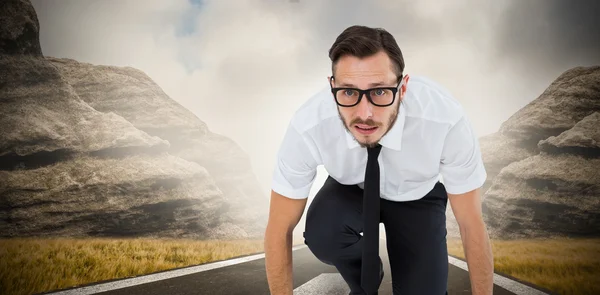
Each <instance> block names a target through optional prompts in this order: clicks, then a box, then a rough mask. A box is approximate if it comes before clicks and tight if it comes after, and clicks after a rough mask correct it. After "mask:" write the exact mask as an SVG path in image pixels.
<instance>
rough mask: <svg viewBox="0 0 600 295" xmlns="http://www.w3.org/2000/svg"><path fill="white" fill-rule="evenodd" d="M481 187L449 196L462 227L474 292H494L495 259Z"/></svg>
mask: <svg viewBox="0 0 600 295" xmlns="http://www.w3.org/2000/svg"><path fill="white" fill-rule="evenodd" d="M480 195H481V189H480V188H478V189H475V190H472V191H470V192H467V193H464V194H450V193H448V199H449V200H450V205H451V207H452V212H453V213H454V216H455V217H456V221H457V223H458V226H459V229H460V236H461V239H462V243H463V247H464V252H465V257H466V259H467V265H468V268H469V278H470V280H471V288H472V294H474V295H488V294H492V288H493V286H494V258H493V255H492V248H491V245H490V240H489V236H488V233H487V229H486V226H485V223H484V222H483V217H482V213H481V197H480Z"/></svg>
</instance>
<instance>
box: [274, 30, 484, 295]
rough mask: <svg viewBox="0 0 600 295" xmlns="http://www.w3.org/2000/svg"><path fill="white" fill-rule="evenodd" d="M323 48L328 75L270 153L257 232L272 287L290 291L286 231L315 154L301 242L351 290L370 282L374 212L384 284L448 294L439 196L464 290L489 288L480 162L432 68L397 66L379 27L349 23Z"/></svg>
mask: <svg viewBox="0 0 600 295" xmlns="http://www.w3.org/2000/svg"><path fill="white" fill-rule="evenodd" d="M329 57H330V58H331V61H332V73H333V75H332V76H331V77H328V82H329V85H328V87H326V89H324V90H323V91H322V92H320V93H318V94H316V95H315V96H313V97H312V98H311V99H310V100H308V101H307V102H306V103H305V104H304V105H302V106H301V108H300V109H299V110H298V111H297V112H296V113H295V115H294V117H293V119H292V120H291V122H290V124H289V126H288V129H287V132H286V134H285V136H284V139H283V142H282V144H281V148H280V150H279V152H278V154H277V160H276V166H275V170H274V176H273V186H272V191H271V207H270V213H269V222H268V225H267V230H266V234H265V252H266V253H265V254H266V271H267V279H268V282H269V288H270V291H271V294H292V286H293V277H292V260H291V257H292V254H291V248H292V247H291V246H292V231H293V230H294V228H295V226H296V225H297V223H298V222H299V220H300V218H301V216H302V213H303V211H304V208H305V205H306V201H307V197H308V194H309V191H310V189H311V186H312V184H313V182H314V179H315V176H316V168H317V166H318V165H324V167H325V169H326V170H327V172H328V174H329V177H328V178H327V180H326V182H325V184H324V185H323V187H322V188H321V189H320V191H319V192H318V193H317V194H316V196H315V198H314V200H313V202H312V203H311V206H310V207H309V209H308V212H307V216H306V228H305V232H304V238H305V240H304V242H305V243H306V245H307V246H308V248H309V249H310V250H311V251H312V253H313V254H314V255H315V256H316V257H317V258H318V259H319V260H321V261H322V262H324V263H327V264H330V265H334V266H335V267H336V268H337V270H338V271H339V273H340V274H341V276H342V277H343V278H344V280H345V281H346V283H347V284H348V286H349V287H350V290H351V293H350V294H377V289H378V288H379V286H380V284H381V280H382V278H383V275H384V274H383V268H382V261H381V259H380V257H379V256H378V252H377V249H378V248H377V247H378V246H377V245H378V244H377V243H378V241H379V236H378V226H379V222H382V223H383V224H384V227H385V233H386V235H385V242H386V244H387V250H388V255H389V262H390V266H391V272H392V286H393V290H394V294H402V295H412V294H419V295H421V294H427V295H442V294H447V278H448V256H447V255H448V253H447V244H446V215H445V211H446V205H447V201H448V199H449V200H450V204H451V207H452V211H453V213H454V215H455V216H456V220H457V222H458V225H459V227H460V234H461V238H462V242H463V246H464V248H465V255H466V257H467V264H468V267H469V270H470V271H469V276H470V280H471V286H472V290H473V294H476V295H477V294H492V286H493V259H492V252H491V247H490V243H489V238H488V234H487V231H486V228H485V225H484V223H483V220H482V217H481V206H480V194H481V192H480V187H481V186H482V185H483V183H484V181H485V179H486V177H487V174H486V171H485V169H484V166H483V163H482V159H481V154H480V150H479V143H478V140H477V138H476V136H475V134H474V132H473V130H472V128H471V126H470V123H469V121H468V119H467V117H466V115H465V112H464V110H463V109H462V107H461V106H460V104H459V103H458V102H457V101H456V100H455V99H454V98H453V97H452V96H451V95H450V94H449V93H448V91H447V90H445V89H444V88H442V87H441V86H439V85H437V84H435V83H434V82H432V81H431V80H429V79H426V78H423V77H414V78H410V77H409V75H406V74H404V73H403V72H404V59H403V56H402V52H401V51H400V48H399V47H398V45H397V43H396V41H395V39H394V37H393V36H392V35H390V34H389V33H388V32H387V31H385V30H383V29H374V28H369V27H365V26H352V27H349V28H347V29H346V30H344V31H343V32H342V33H341V34H340V35H339V36H338V38H337V39H336V40H335V42H334V44H333V45H332V47H331V49H330V51H329ZM440 175H441V176H442V182H440V180H439V176H440ZM372 195H376V196H372ZM370 196H371V197H370Z"/></svg>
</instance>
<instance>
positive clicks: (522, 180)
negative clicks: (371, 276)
mask: <svg viewBox="0 0 600 295" xmlns="http://www.w3.org/2000/svg"><path fill="white" fill-rule="evenodd" d="M480 143H481V151H482V155H483V160H484V162H485V166H486V170H487V171H488V179H487V181H486V184H485V185H484V187H483V192H484V193H485V194H484V195H483V206H482V209H483V214H484V220H485V222H486V225H487V227H488V230H489V232H490V236H491V237H492V238H497V239H512V238H538V237H554V236H568V237H592V236H593V237H598V236H600V159H599V158H600V66H592V67H577V68H573V69H571V70H568V71H566V72H564V73H563V74H562V75H560V76H559V77H558V78H557V79H556V80H555V81H554V82H553V83H552V84H551V85H550V86H549V87H548V88H547V89H546V91H544V92H543V93H542V94H541V95H540V96H539V97H538V98H537V99H535V100H533V101H532V102H531V103H529V104H527V105H526V106H525V107H523V108H522V109H520V110H519V111H518V112H516V113H515V114H514V115H513V116H511V117H510V118H509V119H508V120H507V121H506V122H504V123H503V124H502V126H501V127H500V130H499V132H497V133H494V134H491V135H487V136H484V137H482V138H480ZM448 228H449V233H448V234H449V236H453V237H456V236H457V234H458V230H457V229H458V228H457V226H456V223H455V221H454V219H453V217H451V216H449V218H448Z"/></svg>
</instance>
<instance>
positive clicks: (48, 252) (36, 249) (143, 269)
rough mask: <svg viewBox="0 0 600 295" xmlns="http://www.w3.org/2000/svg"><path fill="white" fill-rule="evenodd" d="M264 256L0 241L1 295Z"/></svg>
mask: <svg viewBox="0 0 600 295" xmlns="http://www.w3.org/2000/svg"><path fill="white" fill-rule="evenodd" d="M262 251H263V241H262V240H259V241H193V240H165V239H66V238H60V239H39V238H38V239H22V238H19V239H2V240H0V294H4V295H8V294H33V293H39V292H47V291H50V290H56V289H61V288H67V287H73V286H78V285H82V284H88V283H92V282H99V281H104V280H110V279H116V278H126V277H132V276H137V275H142V274H148V273H153V272H158V271H163V270H168V269H173V268H178V267H184V266H191V265H197V264H202V263H206V262H210V261H217V260H223V259H228V258H232V257H236V256H243V255H247V254H252V253H259V252H262Z"/></svg>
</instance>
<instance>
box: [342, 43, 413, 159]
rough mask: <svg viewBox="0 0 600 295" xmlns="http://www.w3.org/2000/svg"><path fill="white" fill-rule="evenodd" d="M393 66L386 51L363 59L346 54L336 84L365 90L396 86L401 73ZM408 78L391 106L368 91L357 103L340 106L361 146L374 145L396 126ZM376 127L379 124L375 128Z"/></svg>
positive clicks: (345, 121) (348, 126)
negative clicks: (378, 101) (374, 99)
mask: <svg viewBox="0 0 600 295" xmlns="http://www.w3.org/2000/svg"><path fill="white" fill-rule="evenodd" d="M392 69H393V67H392V62H391V60H390V59H389V57H388V56H387V54H386V53H385V52H383V51H380V52H378V53H377V54H375V55H372V56H369V57H365V58H363V59H360V58H358V57H355V56H350V55H347V56H343V57H341V58H340V59H339V60H338V63H337V66H336V69H335V73H334V75H335V76H334V80H333V81H331V83H332V87H353V88H359V89H363V90H364V89H369V88H374V87H396V86H398V77H397V76H396V74H395V73H394V71H393V70H392ZM406 81H408V78H406V79H405V81H404V82H403V83H402V87H401V89H400V90H399V91H398V93H397V94H396V97H395V100H394V103H393V104H392V105H390V106H386V107H380V106H376V105H373V104H372V103H371V102H369V100H368V99H367V97H366V95H363V96H362V99H361V100H360V102H359V103H358V104H357V105H355V106H352V107H342V106H339V105H338V106H337V108H338V113H339V115H340V118H341V119H342V121H343V122H344V127H346V130H348V132H350V134H352V135H353V137H354V139H355V140H356V141H357V142H358V144H359V145H360V146H362V147H370V146H374V145H375V144H377V143H378V142H379V140H381V138H382V137H383V136H384V135H385V134H387V132H388V131H389V130H390V129H391V128H392V126H394V123H395V122H396V118H397V117H398V109H399V106H400V100H401V99H402V98H403V96H404V93H405V91H406ZM332 95H333V94H332ZM332 99H333V97H332ZM373 127H375V128H374V129H372V128H373Z"/></svg>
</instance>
